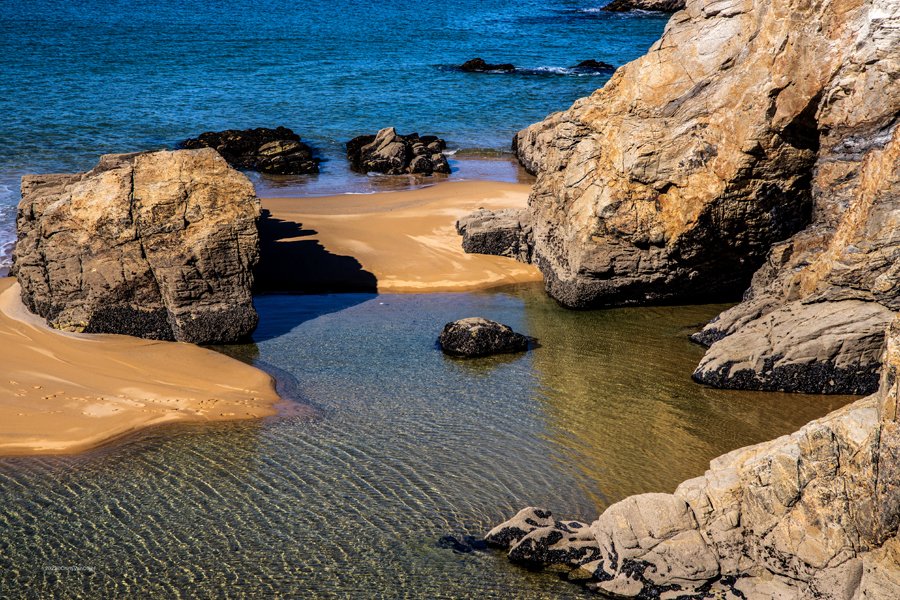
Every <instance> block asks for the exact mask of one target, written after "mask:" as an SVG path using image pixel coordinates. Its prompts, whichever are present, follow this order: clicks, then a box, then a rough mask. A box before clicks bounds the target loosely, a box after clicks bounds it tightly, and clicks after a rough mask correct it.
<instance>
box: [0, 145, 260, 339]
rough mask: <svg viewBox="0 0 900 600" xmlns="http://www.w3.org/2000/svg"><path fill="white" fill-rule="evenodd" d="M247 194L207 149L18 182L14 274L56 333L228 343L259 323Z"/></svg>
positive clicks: (128, 157)
mask: <svg viewBox="0 0 900 600" xmlns="http://www.w3.org/2000/svg"><path fill="white" fill-rule="evenodd" d="M258 214H259V208H258V204H257V200H256V194H255V192H254V189H253V186H252V184H251V183H250V182H249V181H248V180H247V178H246V177H245V176H244V175H242V174H241V173H239V172H238V171H235V170H234V169H232V168H231V167H229V166H228V164H227V163H226V162H225V160H224V159H223V158H222V157H221V156H219V154H217V153H216V152H215V151H214V150H211V149H203V150H179V151H175V152H168V151H163V152H150V153H143V154H117V155H106V156H103V157H102V158H101V159H100V162H99V164H98V165H97V166H96V167H94V169H92V170H91V171H88V172H87V173H77V174H74V175H29V176H25V177H23V178H22V200H21V202H20V203H19V210H18V215H17V219H16V226H17V229H18V243H17V245H16V249H15V254H14V264H13V271H14V274H15V276H16V277H17V278H18V280H19V283H20V284H21V287H22V299H23V300H24V302H25V305H26V306H27V307H28V308H29V309H30V310H31V311H32V312H34V313H36V314H38V315H40V316H42V317H44V318H46V319H47V322H48V323H49V324H50V325H52V326H53V327H56V328H58V329H64V330H67V331H80V332H85V333H123V334H128V335H134V336H140V337H145V338H150V339H163V340H173V339H174V340H180V341H186V342H194V343H224V342H232V341H235V340H238V339H241V338H244V337H246V336H247V335H249V334H250V333H251V332H252V331H253V330H254V328H255V327H256V323H257V321H258V317H257V314H256V311H255V310H254V308H253V302H252V297H251V294H250V288H251V285H252V283H253V278H252V274H251V269H252V267H253V265H254V264H255V263H256V261H257V257H258V253H259V247H258V236H257V230H256V218H257V217H258Z"/></svg>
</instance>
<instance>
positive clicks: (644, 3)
mask: <svg viewBox="0 0 900 600" xmlns="http://www.w3.org/2000/svg"><path fill="white" fill-rule="evenodd" d="M684 5H685V0H613V1H612V2H610V3H609V4H607V5H606V6H604V7H603V10H605V11H608V12H628V11H630V10H651V11H656V12H676V11H679V10H684Z"/></svg>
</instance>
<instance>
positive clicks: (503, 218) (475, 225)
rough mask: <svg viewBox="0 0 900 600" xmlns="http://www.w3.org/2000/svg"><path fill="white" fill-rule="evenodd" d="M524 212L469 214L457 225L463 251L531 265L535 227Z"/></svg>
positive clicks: (511, 210) (500, 211)
mask: <svg viewBox="0 0 900 600" xmlns="http://www.w3.org/2000/svg"><path fill="white" fill-rule="evenodd" d="M524 213H525V211H524V210H522V209H515V208H509V209H503V210H496V211H491V210H485V209H483V208H481V209H478V210H476V211H475V212H473V213H471V214H469V215H466V216H465V217H463V218H461V219H459V220H458V221H457V222H456V231H457V233H459V234H460V235H461V236H462V238H463V239H462V247H463V250H465V251H466V252H468V253H470V254H492V255H495V256H507V257H509V258H515V259H516V260H518V261H519V262H522V263H525V264H529V263H531V242H530V239H529V237H530V234H531V226H530V225H528V224H527V223H525V222H523V217H524Z"/></svg>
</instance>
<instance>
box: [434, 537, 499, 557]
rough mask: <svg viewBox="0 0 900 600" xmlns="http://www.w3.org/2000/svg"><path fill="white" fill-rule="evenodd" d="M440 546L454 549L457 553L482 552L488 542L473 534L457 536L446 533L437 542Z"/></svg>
mask: <svg viewBox="0 0 900 600" xmlns="http://www.w3.org/2000/svg"><path fill="white" fill-rule="evenodd" d="M435 545H436V546H437V547H438V548H443V549H445V550H453V551H454V552H456V553H457V554H470V553H472V552H480V551H482V550H487V547H488V545H487V542H485V541H484V540H480V539H478V538H476V537H474V536H471V535H464V536H462V537H460V538H457V537H455V536H452V535H444V536H441V538H440V539H438V541H437V543H436V544H435Z"/></svg>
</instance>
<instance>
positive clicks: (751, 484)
mask: <svg viewBox="0 0 900 600" xmlns="http://www.w3.org/2000/svg"><path fill="white" fill-rule="evenodd" d="M887 339H888V342H887V344H886V349H885V352H884V354H883V355H882V360H883V364H884V369H883V373H882V376H881V383H880V388H879V390H878V391H877V393H875V394H874V395H872V396H869V397H867V398H864V399H862V400H858V401H856V402H853V403H851V404H848V405H847V406H845V407H843V408H841V409H839V410H836V411H834V412H833V413H831V414H829V415H827V416H825V417H823V418H821V419H817V420H815V421H812V422H811V423H808V424H807V425H805V426H804V427H802V428H801V429H800V430H799V431H797V432H795V433H792V434H790V435H786V436H782V437H780V438H778V439H775V440H772V441H770V442H764V443H762V444H757V445H755V446H750V447H747V448H741V449H738V450H735V451H733V452H731V453H729V454H726V455H724V456H721V457H719V458H716V459H714V460H713V461H712V462H711V463H710V466H709V470H708V471H707V472H706V473H705V474H704V475H703V476H701V477H697V478H695V479H690V480H688V481H685V482H683V483H682V484H681V485H679V486H678V488H677V489H676V490H675V492H674V493H673V494H641V495H637V496H631V497H629V498H626V499H624V500H622V501H621V502H617V503H615V504H613V505H612V506H610V507H609V508H607V509H606V510H605V511H604V512H603V513H602V514H601V515H600V516H599V518H598V519H597V520H596V521H594V522H593V523H591V524H590V527H589V529H590V532H591V536H592V537H593V540H591V539H589V538H587V537H586V536H583V535H582V534H581V528H573V527H571V526H569V525H568V524H567V523H568V522H565V521H562V522H558V521H557V520H555V519H553V518H552V515H551V514H550V512H549V511H547V510H543V509H525V510H523V511H521V512H520V513H519V514H518V515H516V517H514V518H513V519H511V520H510V521H508V522H507V523H504V524H503V525H500V526H498V527H497V528H495V529H494V530H492V531H491V532H490V533H489V534H488V536H487V538H486V540H487V541H488V542H489V543H491V544H492V545H496V546H500V547H503V548H507V549H509V553H510V559H511V560H514V561H516V562H525V563H526V564H527V565H528V566H529V567H531V568H534V567H543V568H550V569H552V570H553V571H560V570H562V571H563V572H565V573H568V574H569V577H570V579H576V580H578V581H580V582H582V583H587V584H588V585H589V587H591V588H593V589H596V590H598V591H601V592H605V593H609V594H615V595H617V596H625V597H637V598H674V597H687V598H735V599H736V598H771V597H779V598H821V599H826V600H838V599H841V600H844V599H846V598H879V599H884V600H887V599H889V598H896V597H898V594H900V561H898V557H900V538H898V532H900V414H898V406H900V317H897V318H896V319H895V320H894V322H893V324H892V325H891V327H890V328H889V329H888V335H887ZM560 523H561V524H562V526H561V525H560ZM554 531H556V532H558V534H556V535H554V534H553V532H554ZM570 531H571V532H573V535H570V534H569V532H570ZM576 531H577V533H575V532H576ZM560 534H561V535H560ZM529 536H531V538H533V539H534V541H533V542H531V543H528V544H527V545H526V546H525V548H521V549H520V547H521V546H522V545H523V543H524V542H525V540H527V539H529ZM583 561H587V562H583Z"/></svg>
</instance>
